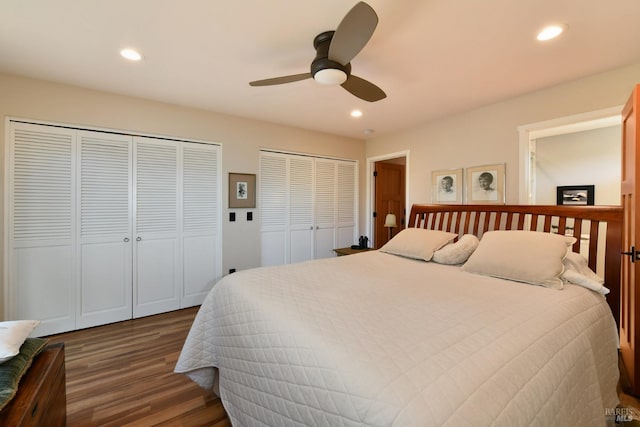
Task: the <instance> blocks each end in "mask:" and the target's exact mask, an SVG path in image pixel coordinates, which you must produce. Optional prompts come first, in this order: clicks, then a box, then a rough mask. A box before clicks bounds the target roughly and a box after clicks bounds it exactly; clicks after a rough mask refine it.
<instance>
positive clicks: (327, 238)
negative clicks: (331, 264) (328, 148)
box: [315, 159, 337, 258]
mask: <svg viewBox="0 0 640 427" xmlns="http://www.w3.org/2000/svg"><path fill="white" fill-rule="evenodd" d="M315 168H316V172H315V250H316V253H315V258H329V257H333V256H335V253H334V252H333V249H335V248H336V247H337V246H335V224H336V190H337V188H336V168H337V163H336V162H335V161H334V160H325V159H316V164H315Z"/></svg>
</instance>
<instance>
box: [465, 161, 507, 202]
mask: <svg viewBox="0 0 640 427" xmlns="http://www.w3.org/2000/svg"><path fill="white" fill-rule="evenodd" d="M504 189H505V164H504V163H500V164H495V165H485V166H474V167H471V168H467V203H470V204H483V205H484V204H495V205H499V204H504V201H505V195H504Z"/></svg>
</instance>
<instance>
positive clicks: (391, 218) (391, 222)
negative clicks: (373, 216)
mask: <svg viewBox="0 0 640 427" xmlns="http://www.w3.org/2000/svg"><path fill="white" fill-rule="evenodd" d="M384 226H385V227H397V224H396V216H395V215H394V214H387V216H386V217H385V219H384Z"/></svg>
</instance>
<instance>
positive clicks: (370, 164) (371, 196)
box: [365, 150, 411, 247]
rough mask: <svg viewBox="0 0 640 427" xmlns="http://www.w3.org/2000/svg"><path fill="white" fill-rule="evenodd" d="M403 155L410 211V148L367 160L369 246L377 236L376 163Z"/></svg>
mask: <svg viewBox="0 0 640 427" xmlns="http://www.w3.org/2000/svg"><path fill="white" fill-rule="evenodd" d="M402 157H404V159H405V171H404V172H405V206H404V209H405V211H406V212H407V213H408V212H409V207H410V200H409V187H410V182H409V181H410V180H409V176H410V175H411V174H410V166H409V165H410V154H409V151H408V150H407V151H400V152H395V153H389V154H384V155H380V156H375V157H368V158H367V160H366V161H367V179H366V186H367V196H366V206H367V208H366V215H367V217H366V221H365V226H366V236H367V237H369V246H371V247H374V246H375V236H374V229H375V221H374V218H373V212H374V211H375V187H374V185H375V182H374V177H373V171H374V167H375V163H376V162H380V161H384V160H391V159H397V158H402Z"/></svg>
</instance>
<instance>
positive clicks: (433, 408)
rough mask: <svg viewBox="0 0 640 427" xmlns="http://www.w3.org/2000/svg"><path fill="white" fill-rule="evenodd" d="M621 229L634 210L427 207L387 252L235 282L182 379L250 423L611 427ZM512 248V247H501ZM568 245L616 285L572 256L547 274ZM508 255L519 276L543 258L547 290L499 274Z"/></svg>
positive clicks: (194, 340)
mask: <svg viewBox="0 0 640 427" xmlns="http://www.w3.org/2000/svg"><path fill="white" fill-rule="evenodd" d="M621 218H622V212H621V209H620V208H618V207H591V206H589V207H573V206H572V207H566V206H558V207H556V206H509V205H506V206H505V205H501V206H489V205H477V206H476V205H455V206H454V205H437V206H431V205H414V206H413V207H412V209H411V214H410V217H409V225H408V227H407V232H406V233H405V231H403V232H401V233H399V234H398V236H396V237H394V238H393V239H392V240H391V241H390V242H389V243H388V244H387V245H385V247H383V248H381V250H378V251H368V252H364V253H361V254H356V255H349V256H345V257H336V258H331V259H323V260H315V261H309V262H303V263H298V264H291V265H285V266H278V267H264V268H256V269H252V270H245V271H240V272H238V273H234V274H232V275H229V276H226V277H225V278H223V279H222V280H221V281H220V282H219V283H218V284H216V285H215V286H214V287H213V289H212V290H211V292H210V294H209V295H208V296H207V298H206V300H205V301H204V303H203V305H202V306H201V308H200V310H199V312H198V314H197V316H196V319H195V320H194V324H193V326H192V328H191V330H190V332H189V335H188V337H187V340H186V341H185V345H184V347H183V350H182V352H181V355H180V358H179V360H178V363H177V364H176V368H175V371H176V372H179V373H185V374H186V375H188V376H189V377H190V378H191V379H193V380H194V381H195V382H197V383H198V384H200V385H201V386H202V387H204V388H207V389H212V390H214V391H215V392H216V393H217V394H218V395H219V396H220V397H221V399H222V402H223V404H224V406H225V409H226V410H227V413H228V415H229V418H230V420H231V422H232V424H233V425H234V426H250V425H251V426H252V425H256V426H257V425H271V426H286V425H291V426H303V425H304V426H306V425H326V426H464V425H469V426H480V425H494V426H554V425H557V426H571V425H575V426H590V425H593V426H596V425H597V426H601V425H604V424H605V421H606V420H607V415H608V414H612V413H614V410H615V407H616V405H617V404H618V398H617V394H616V385H617V383H618V377H619V374H618V364H617V363H618V356H617V347H618V333H617V329H616V318H617V317H616V316H617V313H618V310H619V305H618V302H617V298H618V296H619V289H618V288H619V274H620V268H619V266H620V255H619V254H620V239H621V236H620V230H621V229H620V222H621ZM500 230H514V231H509V232H504V231H500ZM515 230H520V231H515ZM418 235H419V236H420V239H422V240H419V241H420V245H421V246H420V247H419V248H418V249H417V251H418V252H420V251H423V250H424V247H423V246H425V244H424V243H423V242H425V240H424V236H426V235H428V236H429V239H430V240H429V244H428V245H426V246H430V247H429V248H427V249H426V252H427V254H426V255H424V254H423V253H422V252H420V253H419V254H418V256H416V248H415V247H412V245H414V246H415V243H416V241H417V240H416V236H418ZM436 235H437V236H438V237H437V238H436V237H434V236H436ZM447 235H449V236H448V237H447V239H449V237H450V239H449V240H447V239H445V236H447ZM469 235H473V236H477V237H479V242H478V239H475V238H474V237H473V236H469ZM400 236H404V237H402V238H401V239H399V237H400ZM521 237H523V238H525V240H524V243H526V244H525V246H524V247H523V246H522V245H523V241H521V240H520V239H521ZM514 238H516V240H514ZM403 239H404V240H403ZM431 239H432V240H434V241H433V242H432V241H431ZM443 239H444V240H446V242H444V243H442V242H440V240H443ZM474 239H475V240H474ZM503 239H507V241H508V242H509V243H508V245H507V246H506V247H507V248H509V250H507V251H502V252H501V254H500V255H498V256H496V255H495V252H491V251H488V250H489V249H487V248H490V249H493V250H495V247H496V246H495V245H496V244H498V245H499V244H501V242H502V241H503ZM509 239H510V240H509ZM529 239H534V240H535V239H545V242H546V241H547V240H549V241H553V250H551V249H550V250H543V248H544V245H543V244H540V245H538V244H537V243H535V242H537V240H535V242H534V240H529ZM435 240H438V241H437V242H435ZM472 240H473V242H472ZM394 241H396V242H394ZM468 242H472V243H473V244H469V245H468V244H467V243H468ZM531 242H534V243H531ZM545 244H546V243H545ZM389 245H390V246H389ZM474 245H475V246H476V247H475V248H473V249H472V250H469V248H468V246H474ZM490 245H494V246H493V247H492V248H491V247H490ZM509 245H511V246H509ZM514 245H515V246H514ZM518 245H520V246H518ZM463 246H464V249H465V251H467V252H470V255H467V257H468V260H466V261H465V262H463V263H460V260H459V259H456V257H459V255H460V253H461V251H459V248H460V247H463ZM498 247H501V246H498ZM550 247H551V246H550ZM603 247H606V248H607V250H606V251H603ZM385 248H386V249H385ZM451 248H455V251H452V250H450V249H451ZM562 248H565V249H564V251H565V255H566V252H567V249H568V251H569V252H572V253H573V254H572V255H571V257H572V259H573V258H576V257H577V258H580V259H582V260H584V266H588V267H589V271H591V270H593V271H592V272H591V273H592V276H590V280H592V279H593V277H595V273H594V272H597V273H598V274H599V275H600V276H603V277H604V279H605V282H604V286H603V285H602V283H601V282H600V283H599V284H598V283H596V284H595V285H594V286H595V287H589V286H586V287H585V283H582V284H581V285H577V284H574V283H571V282H567V280H565V277H564V276H563V275H568V272H570V270H571V268H569V266H568V265H567V264H566V260H565V259H564V256H561V257H560V259H561V263H562V265H561V266H560V273H558V272H557V271H555V272H551V270H554V269H557V268H558V267H557V265H556V264H557V262H556V261H555V258H554V259H553V260H552V261H553V264H549V268H546V267H545V268H538V267H537V265H536V263H537V262H538V261H537V259H538V258H537V257H540V258H541V259H542V258H545V257H547V255H549V254H551V253H552V252H553V253H555V252H558V251H562V250H563V249H562ZM487 251H488V252H487ZM428 252H431V255H430V256H429V254H428ZM575 253H581V254H582V255H580V256H579V257H578V256H576V255H575ZM503 255H504V256H505V257H506V259H511V260H516V261H513V262H507V264H508V265H507V266H506V267H505V268H504V271H511V270H514V268H512V267H514V266H513V265H512V264H518V263H519V262H520V260H522V259H527V260H529V261H530V262H529V263H528V264H527V263H524V264H523V265H522V266H521V267H522V269H524V270H527V272H526V274H533V275H537V274H538V273H542V274H543V275H545V274H547V273H548V276H549V277H546V276H545V278H544V286H540V285H533V284H530V283H527V281H530V279H529V278H528V276H527V277H524V276H522V277H521V276H517V277H515V279H516V280H512V279H513V278H511V277H509V278H504V277H501V278H498V277H495V276H496V274H494V273H492V272H491V269H492V268H494V267H495V265H500V262H502V263H503V264H504V260H501V259H499V258H500V257H502V256H503ZM516 255H517V256H516ZM554 256H555V255H554ZM421 257H422V259H421ZM509 257H511V258H509ZM426 258H430V261H429V262H427V261H425V259H426ZM568 258H569V256H567V259H568ZM577 258H576V259H577ZM434 259H438V260H439V262H435V261H434ZM451 261H454V262H451ZM447 262H448V263H449V264H452V265H448V264H447ZM496 263H497V264H496ZM494 264H495V265H494ZM461 265H462V266H461ZM584 266H582V267H581V268H583V267H584ZM474 268H477V269H479V271H475V270H474ZM485 269H489V270H485ZM515 270H517V268H515ZM583 273H585V274H587V273H586V272H583ZM501 274H502V270H500V272H499V274H497V275H498V276H500V275H501ZM510 274H511V273H505V275H507V276H509V275H510ZM518 274H520V272H519V273H518ZM522 274H524V273H522ZM578 276H580V275H578ZM523 277H524V278H523ZM580 277H582V276H580ZM536 280H537V279H536ZM572 280H573V279H572ZM593 280H595V279H593ZM593 280H592V281H593ZM575 281H576V282H578V281H579V280H575ZM591 283H592V282H588V281H587V284H588V285H589V284H591ZM598 286H600V287H599V288H598ZM607 291H610V292H609V293H608V295H607V296H606V297H605V295H604V294H605V293H606V292H607ZM614 314H615V315H616V316H614Z"/></svg>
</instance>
